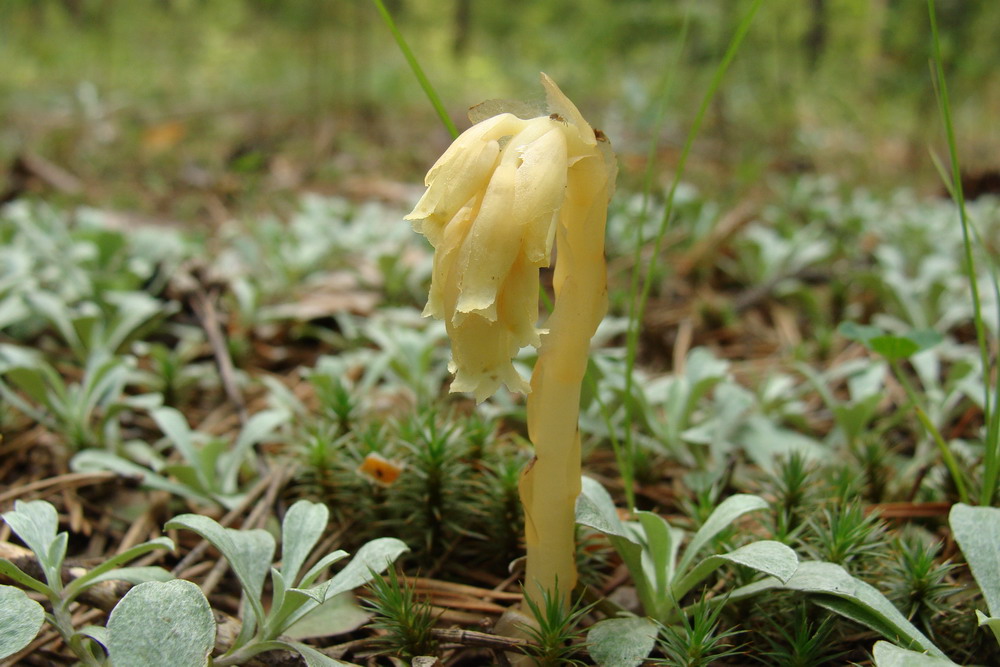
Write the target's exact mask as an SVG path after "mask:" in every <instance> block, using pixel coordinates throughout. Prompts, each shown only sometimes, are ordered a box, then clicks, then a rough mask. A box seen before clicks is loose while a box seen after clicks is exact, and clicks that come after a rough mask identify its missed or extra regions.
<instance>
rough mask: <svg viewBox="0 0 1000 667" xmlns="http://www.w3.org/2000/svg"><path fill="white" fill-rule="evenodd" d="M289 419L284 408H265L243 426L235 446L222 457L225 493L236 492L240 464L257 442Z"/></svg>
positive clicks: (222, 481) (223, 488)
mask: <svg viewBox="0 0 1000 667" xmlns="http://www.w3.org/2000/svg"><path fill="white" fill-rule="evenodd" d="M286 421H288V413H287V412H285V411H284V410H264V411H262V412H258V413H257V414H255V415H254V416H253V417H251V418H250V419H249V420H247V423H246V424H245V425H244V426H243V430H241V431H240V434H239V436H238V437H237V438H236V443H235V444H234V445H233V448H232V449H231V450H230V451H228V452H226V453H225V454H224V455H223V456H221V457H220V459H219V460H220V463H221V466H220V471H219V473H220V476H221V478H222V479H221V480H220V488H221V489H222V492H223V493H226V494H233V493H236V483H237V479H238V476H239V472H240V466H242V465H243V462H244V461H245V460H246V458H247V456H248V455H249V453H250V450H251V449H252V448H253V446H254V445H255V444H257V443H258V442H260V441H261V440H264V439H265V438H266V437H268V436H269V435H271V433H272V432H273V431H274V429H276V428H277V427H278V426H280V425H281V424H283V423H285V422H286Z"/></svg>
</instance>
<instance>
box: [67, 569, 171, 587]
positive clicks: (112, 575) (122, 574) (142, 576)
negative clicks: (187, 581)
mask: <svg viewBox="0 0 1000 667" xmlns="http://www.w3.org/2000/svg"><path fill="white" fill-rule="evenodd" d="M174 578H175V577H174V575H172V574H170V572H169V571H168V570H164V569H163V568H162V567H157V566H156V565H147V566H143V567H118V568H115V569H113V570H110V571H108V572H105V573H103V574H101V575H99V576H96V577H94V578H93V579H91V580H90V581H89V582H87V584H88V585H87V587H88V588H89V587H90V586H93V585H94V584H97V583H100V582H102V581H127V582H128V583H130V584H144V583H146V582H147V581H161V582H162V581H170V580H171V579H174Z"/></svg>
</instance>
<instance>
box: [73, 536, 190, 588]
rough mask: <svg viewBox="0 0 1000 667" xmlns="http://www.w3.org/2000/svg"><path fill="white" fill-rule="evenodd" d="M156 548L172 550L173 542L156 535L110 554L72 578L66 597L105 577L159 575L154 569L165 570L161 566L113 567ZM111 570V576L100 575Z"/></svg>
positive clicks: (121, 577) (122, 577)
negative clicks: (153, 537)
mask: <svg viewBox="0 0 1000 667" xmlns="http://www.w3.org/2000/svg"><path fill="white" fill-rule="evenodd" d="M156 549H164V550H166V551H173V549H174V542H173V540H171V539H170V538H169V537H158V538H156V539H154V540H150V541H148V542H143V543H142V544H137V545H135V546H134V547H132V548H131V549H126V550H125V551H123V552H122V553H120V554H116V555H114V556H112V557H111V558H109V559H108V560H106V561H104V562H103V563H101V564H100V565H98V566H97V567H95V568H94V569H92V570H90V571H89V572H87V573H86V574H83V575H81V576H79V577H77V578H76V579H74V580H73V581H72V582H71V583H70V584H69V585H68V586H67V587H66V599H68V600H72V599H73V598H75V597H76V596H77V595H79V594H80V592H81V591H83V590H85V589H86V588H88V587H90V586H92V585H93V584H94V583H96V582H97V581H103V580H105V579H112V580H114V579H119V580H122V581H129V579H126V577H130V576H134V577H143V576H151V577H159V576H160V575H159V574H158V573H157V572H156V571H160V572H165V570H163V569H162V568H158V567H157V568H132V569H130V570H129V569H126V568H119V569H117V570H115V568H117V567H118V566H119V565H122V564H124V563H127V562H129V561H132V560H135V559H136V558H138V557H139V556H142V555H143V554H147V553H149V552H150V551H154V550H156ZM111 570H115V572H112V573H111V574H113V575H115V576H111V577H105V576H102V575H106V574H108V573H109V571H111ZM143 581H145V579H143ZM133 583H140V582H133Z"/></svg>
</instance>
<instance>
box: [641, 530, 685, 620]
mask: <svg viewBox="0 0 1000 667" xmlns="http://www.w3.org/2000/svg"><path fill="white" fill-rule="evenodd" d="M636 517H637V518H638V519H639V524H640V525H641V526H642V532H643V534H644V535H645V536H646V544H645V545H644V549H643V551H644V552H645V553H646V556H647V558H645V559H643V562H644V563H645V564H647V565H648V566H649V567H648V568H647V572H646V576H647V577H648V578H649V580H650V581H651V582H653V585H654V587H655V595H656V598H657V600H662V599H663V597H664V596H665V595H666V594H667V588H668V587H669V585H670V580H671V579H673V577H674V565H675V564H676V558H677V550H678V547H679V546H680V541H681V538H682V537H683V533H682V532H681V531H676V530H674V529H673V528H671V527H670V524H669V523H667V522H666V520H665V519H664V518H663V517H661V516H660V515H659V514H654V513H652V512H636Z"/></svg>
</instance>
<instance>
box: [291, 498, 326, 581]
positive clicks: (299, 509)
mask: <svg viewBox="0 0 1000 667" xmlns="http://www.w3.org/2000/svg"><path fill="white" fill-rule="evenodd" d="M329 518H330V510H328V509H327V508H326V505H323V504H322V503H311V502H309V501H308V500H300V501H298V502H296V503H295V504H294V505H292V506H291V507H290V508H289V509H288V512H287V513H286V514H285V518H284V520H283V521H282V522H281V574H282V576H283V577H284V579H285V581H286V582H287V583H288V584H289V585H291V584H293V583H294V582H295V578H296V577H297V576H298V574H299V570H300V569H301V568H302V563H304V562H305V560H306V558H307V557H308V556H309V552H310V551H312V549H313V547H314V546H316V543H317V542H318V541H319V538H320V537H321V536H322V535H323V531H324V530H326V523H327V521H328V519H329Z"/></svg>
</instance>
